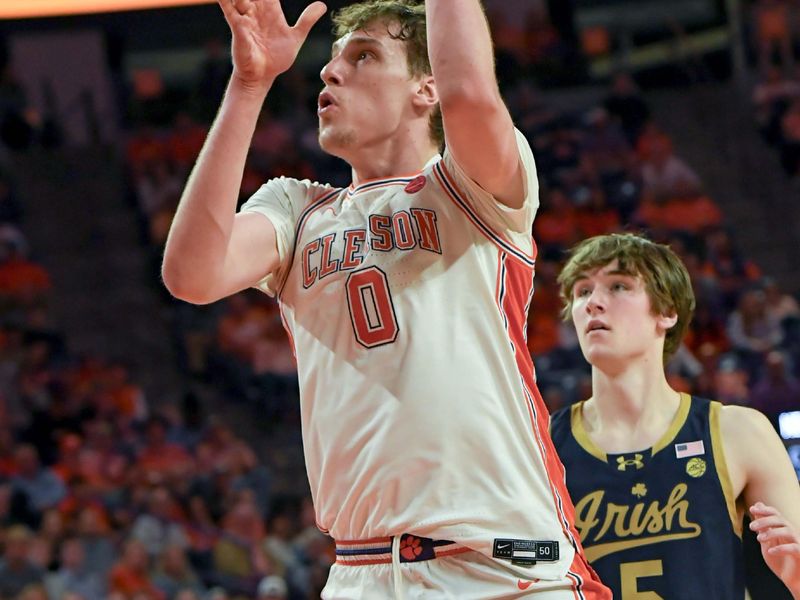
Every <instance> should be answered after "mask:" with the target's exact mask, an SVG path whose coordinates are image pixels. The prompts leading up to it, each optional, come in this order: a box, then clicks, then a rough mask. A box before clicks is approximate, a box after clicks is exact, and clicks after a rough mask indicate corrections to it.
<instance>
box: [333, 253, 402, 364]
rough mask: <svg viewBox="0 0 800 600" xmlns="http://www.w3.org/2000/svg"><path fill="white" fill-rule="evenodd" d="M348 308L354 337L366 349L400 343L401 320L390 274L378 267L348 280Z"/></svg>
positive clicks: (363, 271) (357, 273) (351, 274)
mask: <svg viewBox="0 0 800 600" xmlns="http://www.w3.org/2000/svg"><path fill="white" fill-rule="evenodd" d="M346 289H347V306H348V308H349V309H350V321H351V322H352V324H353V334H354V335H355V336H356V340H357V341H358V343H359V344H361V345H362V346H364V347H365V348H375V347H376V346H383V345H384V344H391V343H392V342H393V341H395V339H397V332H398V331H400V328H399V327H398V326H397V317H396V316H395V313H394V304H393V303H392V294H391V292H390V291H389V281H388V280H387V279H386V273H384V272H383V271H381V270H380V269H379V268H378V267H374V266H373V267H367V268H366V269H360V270H358V271H353V272H352V273H350V276H349V277H348V278H347V284H346Z"/></svg>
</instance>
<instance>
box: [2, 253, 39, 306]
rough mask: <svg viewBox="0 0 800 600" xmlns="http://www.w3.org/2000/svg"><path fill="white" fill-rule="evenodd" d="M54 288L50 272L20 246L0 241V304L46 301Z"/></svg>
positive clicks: (15, 304)
mask: <svg viewBox="0 0 800 600" xmlns="http://www.w3.org/2000/svg"><path fill="white" fill-rule="evenodd" d="M51 288H52V283H51V281H50V274H49V273H48V272H47V270H46V269H45V268H44V267H42V266H41V265H39V264H37V263H35V262H33V261H31V260H29V259H28V258H26V257H25V256H23V255H22V254H21V253H20V250H19V248H18V247H17V246H16V245H15V244H13V243H9V242H7V241H5V242H0V306H14V307H30V306H33V305H34V304H36V303H41V302H44V301H45V300H46V298H47V295H48V293H49V292H50V290H51Z"/></svg>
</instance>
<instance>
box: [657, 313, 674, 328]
mask: <svg viewBox="0 0 800 600" xmlns="http://www.w3.org/2000/svg"><path fill="white" fill-rule="evenodd" d="M657 323H658V326H659V327H660V328H661V329H663V330H664V331H668V330H670V329H672V328H673V327H675V325H676V324H677V323H678V313H672V314H671V315H659V317H658V319H657Z"/></svg>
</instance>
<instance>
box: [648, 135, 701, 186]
mask: <svg viewBox="0 0 800 600" xmlns="http://www.w3.org/2000/svg"><path fill="white" fill-rule="evenodd" d="M642 180H643V182H644V194H645V196H646V197H647V198H649V199H652V200H655V201H663V200H670V199H672V198H684V197H688V196H691V195H693V194H697V193H699V192H700V188H701V184H700V178H699V177H698V176H697V173H695V172H694V171H693V170H692V169H691V168H690V167H689V165H687V164H686V163H685V162H684V161H683V160H681V159H680V158H678V157H677V156H675V154H674V153H673V151H672V144H671V143H669V141H668V140H667V139H666V138H663V137H654V138H653V139H652V141H651V146H650V148H649V156H648V157H647V158H646V159H645V160H644V163H643V165H642Z"/></svg>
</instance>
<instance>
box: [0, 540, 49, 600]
mask: <svg viewBox="0 0 800 600" xmlns="http://www.w3.org/2000/svg"><path fill="white" fill-rule="evenodd" d="M31 538H32V534H31V531H30V529H28V528H27V527H25V526H24V525H13V526H11V527H9V528H8V529H6V531H5V535H4V550H3V557H2V560H1V561H0V598H14V597H15V596H16V595H17V594H19V593H20V592H21V591H22V590H23V589H24V588H25V586H27V585H30V584H33V583H42V582H43V581H44V571H43V570H42V569H41V568H39V567H37V566H35V565H34V564H33V563H32V562H31V561H30V560H29V559H28V551H29V549H30V542H31Z"/></svg>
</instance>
